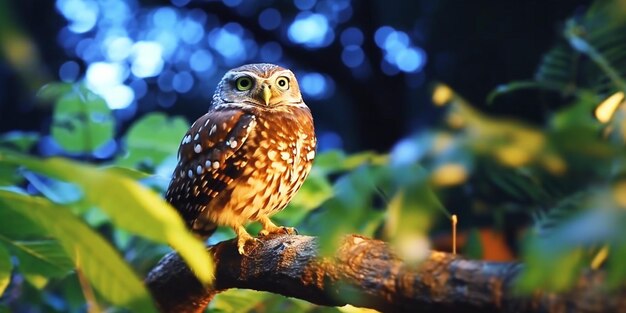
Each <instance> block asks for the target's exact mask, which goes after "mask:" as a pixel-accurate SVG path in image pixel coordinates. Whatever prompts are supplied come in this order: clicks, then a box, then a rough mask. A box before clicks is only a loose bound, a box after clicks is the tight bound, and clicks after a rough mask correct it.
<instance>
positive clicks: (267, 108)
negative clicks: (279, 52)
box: [166, 64, 316, 254]
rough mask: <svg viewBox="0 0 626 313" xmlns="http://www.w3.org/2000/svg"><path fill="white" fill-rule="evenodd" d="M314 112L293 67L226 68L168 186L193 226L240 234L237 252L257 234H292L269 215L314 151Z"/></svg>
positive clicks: (296, 184) (287, 196)
mask: <svg viewBox="0 0 626 313" xmlns="http://www.w3.org/2000/svg"><path fill="white" fill-rule="evenodd" d="M315 147H316V138H315V132H314V128H313V118H312V117H311V111H310V110H309V108H308V107H307V106H306V104H305V103H304V101H303V100H302V95H301V94H300V88H299V86H298V81H297V80H296V77H295V76H294V74H293V73H292V72H291V71H290V70H288V69H285V68H282V67H280V66H277V65H274V64H248V65H244V66H241V67H238V68H235V69H232V70H230V71H228V72H227V73H226V74H225V75H224V77H223V78H222V80H221V81H220V82H219V84H218V85H217V88H216V90H215V94H214V95H213V100H212V103H211V106H210V107H209V111H208V113H206V114H205V115H203V116H202V117H200V118H199V119H198V120H196V121H195V122H194V123H193V125H191V128H190V129H189V131H188V132H187V134H185V136H184V137H183V139H182V142H181V144H180V148H179V150H178V165H177V166H176V169H175V170H174V174H173V177H172V180H171V182H170V185H169V188H168V190H167V193H166V198H167V200H168V201H169V202H170V203H171V204H172V205H173V206H174V207H175V208H176V209H177V210H178V211H179V212H180V214H181V215H182V217H183V219H184V220H185V221H186V223H187V225H188V226H189V227H190V228H191V230H192V231H194V232H196V233H197V234H199V235H200V236H202V237H204V238H207V237H208V236H210V235H211V234H212V233H213V232H214V231H215V229H216V227H217V226H218V225H219V226H230V227H232V228H233V229H234V230H235V233H236V234H237V246H238V249H239V253H240V254H244V253H245V245H246V242H248V241H250V240H254V238H253V237H252V236H250V234H248V233H247V232H246V230H245V228H244V224H245V223H247V222H248V221H258V222H260V223H261V225H262V226H263V229H262V230H261V232H260V233H259V234H260V235H267V234H270V233H278V232H280V233H294V232H295V229H293V228H290V227H280V226H276V225H275V224H274V223H273V222H272V221H271V220H270V216H271V215H273V214H274V213H277V212H278V211H280V210H282V209H283V208H284V207H285V206H287V204H288V203H289V201H290V200H291V199H292V198H293V196H294V195H295V194H296V192H297V191H298V189H300V187H301V186H302V183H303V182H304V180H305V179H306V177H307V175H308V174H309V171H310V170H311V165H312V163H313V159H314V158H315Z"/></svg>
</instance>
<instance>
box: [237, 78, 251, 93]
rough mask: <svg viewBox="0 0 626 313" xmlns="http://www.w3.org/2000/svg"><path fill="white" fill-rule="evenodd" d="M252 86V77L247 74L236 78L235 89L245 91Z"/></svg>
mask: <svg viewBox="0 0 626 313" xmlns="http://www.w3.org/2000/svg"><path fill="white" fill-rule="evenodd" d="M250 88H252V79H250V77H247V76H243V77H239V78H237V90H239V91H246V90H250Z"/></svg>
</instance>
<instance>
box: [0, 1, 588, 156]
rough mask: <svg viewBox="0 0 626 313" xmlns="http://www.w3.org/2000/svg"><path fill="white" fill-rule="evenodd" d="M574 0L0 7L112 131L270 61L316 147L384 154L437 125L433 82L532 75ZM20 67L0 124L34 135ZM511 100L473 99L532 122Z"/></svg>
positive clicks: (36, 118)
mask: <svg viewBox="0 0 626 313" xmlns="http://www.w3.org/2000/svg"><path fill="white" fill-rule="evenodd" d="M587 2H588V1H580V0H576V1H567V2H566V3H565V2H564V1H501V2H494V1H487V0H479V1H453V0H441V1H431V0H415V1H357V0H204V1H190V0H172V1H165V0H162V1H139V0H101V1H96V0H54V1H35V0H29V1H9V2H8V3H6V4H5V9H6V10H10V14H11V16H13V19H14V22H15V23H14V24H15V25H17V26H18V27H20V28H21V29H22V30H23V32H24V33H26V34H27V36H28V37H30V38H31V39H32V40H33V43H34V46H35V49H36V51H38V57H39V58H40V60H41V62H39V63H37V64H38V66H39V67H41V69H40V71H38V72H37V74H36V75H37V77H38V80H37V81H39V82H41V83H42V84H43V83H46V82H51V81H64V82H84V83H85V84H86V85H87V86H88V87H89V88H90V89H91V90H92V91H94V92H95V93H97V94H99V95H100V96H102V97H103V98H104V99H105V100H106V102H107V104H108V106H109V107H110V108H111V109H113V110H114V112H115V116H116V118H118V120H119V121H120V123H118V124H119V129H117V130H116V131H117V134H121V133H123V131H124V130H125V128H127V127H128V126H129V125H130V124H131V123H132V121H134V120H136V119H137V118H138V117H140V116H142V115H143V114H145V113H147V112H153V111H165V112H167V113H169V114H173V115H184V116H185V117H187V118H188V119H189V120H191V121H193V120H194V119H195V118H196V117H198V116H200V115H201V114H203V112H205V111H206V110H207V108H208V105H209V101H210V98H211V95H212V93H213V91H214V87H215V85H216V83H217V82H218V81H219V80H220V78H221V77H222V75H223V73H224V72H225V71H227V70H228V69H229V68H232V67H236V66H239V65H241V64H244V63H251V62H272V63H278V64H281V65H283V66H285V67H288V68H291V69H292V70H293V71H294V72H295V73H296V75H297V76H298V78H299V81H300V85H301V89H302V91H303V94H304V98H305V101H306V102H307V103H308V104H309V106H310V107H311V109H312V111H313V114H314V117H315V119H316V125H317V131H318V137H319V138H320V150H326V149H330V148H342V149H345V150H348V151H356V150H364V149H374V150H378V151H387V150H389V149H390V148H391V147H392V146H393V145H394V144H395V143H396V142H398V141H399V140H400V139H401V138H402V137H404V136H407V135H409V134H411V133H413V132H416V131H419V130H420V129H423V128H426V127H430V126H432V125H434V124H436V122H437V120H438V117H439V116H441V112H439V111H438V109H436V108H435V107H434V106H432V104H431V102H430V87H431V84H432V83H433V82H436V81H443V82H445V83H447V84H449V85H451V86H452V87H453V88H454V89H455V90H456V91H458V92H459V93H460V94H462V95H463V96H465V97H466V98H468V99H469V100H470V101H471V102H473V103H475V104H476V105H477V106H479V107H480V106H482V104H483V103H484V99H485V96H486V94H487V93H488V92H489V91H490V90H491V89H493V88H494V87H495V86H497V85H498V84H500V83H505V82H507V81H510V80H513V79H524V78H529V77H532V75H533V71H534V67H535V65H536V64H537V63H538V62H539V60H540V58H541V54H542V53H543V52H545V51H546V50H547V49H548V48H549V47H550V45H551V44H552V43H553V42H554V39H555V38H556V37H557V36H558V32H559V29H560V28H559V27H560V23H561V22H562V21H563V20H564V19H565V17H567V16H570V15H571V14H572V13H574V12H576V9H577V8H582V7H583V6H584V5H585V4H586V3H587ZM10 44H11V43H10V42H8V43H6V42H5V45H10ZM23 71H24V68H22V67H20V66H19V65H16V64H12V63H11V62H10V61H9V60H8V59H6V58H1V57H0V132H6V131H10V130H16V129H18V130H36V131H44V133H45V132H46V130H47V129H48V127H49V121H50V105H46V104H45V103H41V101H40V100H37V99H36V98H35V97H34V94H35V92H36V90H37V88H38V87H39V86H40V85H41V84H39V85H38V84H32V83H31V84H28V83H26V82H24V80H23V79H22V80H21V79H19V78H20V77H24V75H22V73H21V72H23ZM31 75H35V74H32V73H31ZM31 81H32V80H31ZM524 101H525V100H524V98H523V97H520V98H519V99H516V100H509V102H511V103H506V104H508V105H498V106H492V107H486V106H482V107H483V109H485V110H488V111H491V112H492V113H495V114H503V115H516V116H519V117H522V118H527V119H529V120H533V118H535V117H536V116H538V115H539V114H538V113H537V112H538V111H533V110H529V109H528V106H527V105H526V103H524ZM44 149H45V147H44ZM110 151H111V152H113V151H115V149H114V148H113V147H111V149H110ZM44 153H45V151H44ZM102 157H105V158H106V153H104V154H102Z"/></svg>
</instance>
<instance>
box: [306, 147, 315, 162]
mask: <svg viewBox="0 0 626 313" xmlns="http://www.w3.org/2000/svg"><path fill="white" fill-rule="evenodd" d="M306 158H307V160H309V161H310V160H313V159H314V158H315V150H313V151H309V153H307V154H306Z"/></svg>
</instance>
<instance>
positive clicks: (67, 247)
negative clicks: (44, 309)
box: [0, 191, 156, 312]
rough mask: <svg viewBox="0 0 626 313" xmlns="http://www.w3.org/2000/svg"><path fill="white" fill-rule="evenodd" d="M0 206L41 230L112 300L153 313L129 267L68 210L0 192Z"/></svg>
mask: <svg viewBox="0 0 626 313" xmlns="http://www.w3.org/2000/svg"><path fill="white" fill-rule="evenodd" d="M0 205H1V206H2V207H3V210H10V211H13V212H14V213H17V214H19V215H21V216H22V218H25V219H28V220H30V221H31V222H33V223H35V224H37V225H39V226H40V227H42V228H43V229H45V230H46V231H47V232H48V233H49V234H50V235H51V236H52V237H54V238H55V239H57V240H58V242H59V244H60V245H61V247H63V250H64V251H65V254H66V255H68V256H70V257H71V258H72V260H73V262H74V263H76V262H80V267H81V269H82V270H83V272H84V274H85V276H86V277H87V278H88V279H89V282H90V283H91V284H92V285H93V286H94V287H95V288H96V289H97V290H98V291H99V292H100V294H101V295H102V296H103V297H105V298H106V299H107V300H109V301H111V302H112V303H114V304H116V305H119V306H122V307H127V308H129V309H131V310H132V311H135V312H156V308H155V307H154V305H153V303H152V300H151V298H150V294H149V293H148V291H147V290H146V289H145V287H144V285H143V283H142V282H141V280H140V279H139V278H138V277H137V275H136V274H135V273H134V272H133V271H132V269H131V268H130V267H129V266H128V265H127V264H126V263H125V262H124V261H123V259H122V258H121V257H120V256H119V254H118V253H117V251H115V250H114V249H113V248H112V247H111V246H110V245H109V244H108V243H107V242H106V241H105V240H104V239H102V237H100V236H99V235H98V234H96V233H95V232H94V231H93V230H91V229H90V228H89V227H88V226H87V225H85V224H84V223H83V222H82V221H80V220H79V219H78V218H77V217H75V216H74V215H73V214H72V213H70V212H69V211H68V210H65V209H63V208H62V207H58V206H56V205H54V204H52V203H51V202H49V201H47V200H45V199H43V198H38V197H32V196H27V195H22V194H17V193H11V192H7V191H0Z"/></svg>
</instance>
